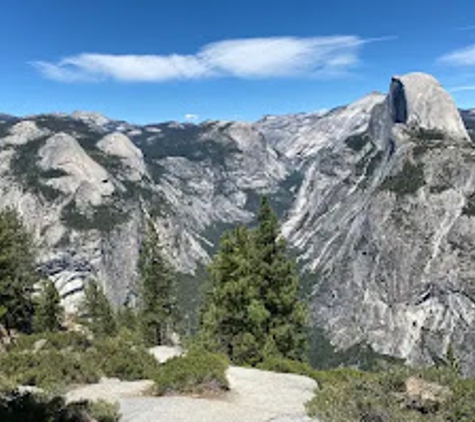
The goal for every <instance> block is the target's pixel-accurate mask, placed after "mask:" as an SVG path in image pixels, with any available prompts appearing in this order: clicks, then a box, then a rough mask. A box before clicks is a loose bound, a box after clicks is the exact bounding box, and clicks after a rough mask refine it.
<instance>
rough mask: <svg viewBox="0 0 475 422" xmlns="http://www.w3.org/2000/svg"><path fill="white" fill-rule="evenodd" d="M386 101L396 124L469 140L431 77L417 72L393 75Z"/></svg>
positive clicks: (449, 100)
mask: <svg viewBox="0 0 475 422" xmlns="http://www.w3.org/2000/svg"><path fill="white" fill-rule="evenodd" d="M389 101H390V109H391V115H392V118H393V122H395V123H404V124H406V125H408V126H414V127H419V128H422V129H427V130H435V131H441V132H444V133H446V134H447V135H450V136H451V137H453V138H457V139H468V134H467V131H466V129H465V126H464V124H463V122H462V119H461V117H460V113H459V111H458V109H457V106H456V105H455V102H454V100H453V99H452V97H451V96H450V94H449V93H448V92H447V91H446V90H445V89H444V88H443V87H442V85H441V84H440V83H439V82H438V81H437V79H435V78H434V77H433V76H431V75H428V74H425V73H419V72H416V73H409V74H407V75H404V76H394V77H393V78H392V82H391V88H390V93H389Z"/></svg>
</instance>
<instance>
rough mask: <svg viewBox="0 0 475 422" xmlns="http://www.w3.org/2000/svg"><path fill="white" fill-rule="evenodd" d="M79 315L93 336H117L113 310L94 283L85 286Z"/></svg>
mask: <svg viewBox="0 0 475 422" xmlns="http://www.w3.org/2000/svg"><path fill="white" fill-rule="evenodd" d="M81 313H82V315H83V319H84V320H85V324H86V325H87V326H88V327H89V329H90V330H91V332H92V333H93V334H94V336H96V337H109V336H114V335H116V334H117V321H116V318H115V315H114V310H113V309H112V306H111V304H110V302H109V299H108V298H107V296H106V294H105V293H104V291H103V290H102V288H101V287H100V286H99V285H98V284H97V283H96V282H95V281H90V282H88V283H87V284H86V286H85V289H84V299H83V302H82V309H81Z"/></svg>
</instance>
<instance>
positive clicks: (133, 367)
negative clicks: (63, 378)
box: [86, 336, 158, 381]
mask: <svg viewBox="0 0 475 422" xmlns="http://www.w3.org/2000/svg"><path fill="white" fill-rule="evenodd" d="M86 358H87V359H88V360H90V361H91V362H92V363H93V364H94V366H95V367H97V368H100V371H101V373H102V374H103V375H105V376H107V377H112V378H120V379H122V380H128V381H132V380H139V379H150V378H152V377H153V376H154V374H155V373H156V372H157V370H158V362H157V360H156V359H155V358H154V357H153V356H152V355H151V354H150V353H148V351H147V349H146V348H145V346H144V345H142V344H140V343H139V342H137V341H136V339H135V338H133V337H131V338H125V337H123V336H120V337H113V338H106V339H102V340H99V341H94V342H93V344H92V347H91V349H89V350H88V353H87V355H86Z"/></svg>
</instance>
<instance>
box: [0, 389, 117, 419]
mask: <svg viewBox="0 0 475 422" xmlns="http://www.w3.org/2000/svg"><path fill="white" fill-rule="evenodd" d="M119 419H120V414H119V407H118V405H117V404H111V403H107V402H104V401H97V402H88V401H83V402H78V403H70V404H66V402H65V400H64V398H63V397H61V396H49V395H47V394H39V393H35V394H33V393H29V392H26V393H22V392H20V391H18V390H12V391H9V392H8V393H6V392H4V393H3V394H1V395H0V420H1V421H2V422H52V421H55V422H86V421H91V420H94V421H96V422H118V421H119Z"/></svg>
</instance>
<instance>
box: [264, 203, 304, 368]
mask: <svg viewBox="0 0 475 422" xmlns="http://www.w3.org/2000/svg"><path fill="white" fill-rule="evenodd" d="M258 221H259V225H258V228H257V230H256V232H255V242H256V252H257V253H256V255H255V258H256V264H255V266H256V269H257V272H258V277H259V280H260V281H259V285H260V288H261V292H260V294H261V296H262V297H263V298H264V302H265V307H266V309H267V310H268V312H269V314H270V318H269V320H268V323H267V326H266V330H267V336H266V337H267V338H266V343H265V345H264V350H266V353H267V354H271V355H273V354H275V355H280V356H283V357H286V358H290V359H296V360H301V359H303V358H304V356H305V354H306V352H307V330H306V326H307V314H308V311H307V307H306V306H305V304H304V303H303V302H302V301H300V300H299V288H300V280H299V276H298V273H297V269H296V266H295V263H294V262H293V261H292V260H291V259H289V258H288V257H287V251H286V249H287V248H286V242H285V240H284V239H283V238H282V237H280V236H279V226H278V222H277V217H276V215H275V213H274V211H273V210H272V208H271V206H270V204H269V201H268V199H267V198H266V197H264V198H263V199H262V202H261V206H260V209H259V216H258Z"/></svg>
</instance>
